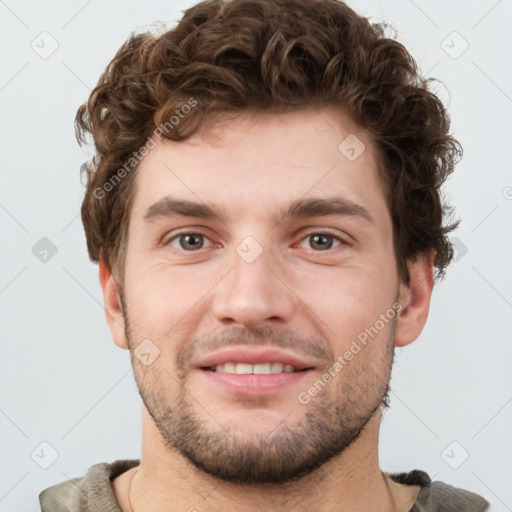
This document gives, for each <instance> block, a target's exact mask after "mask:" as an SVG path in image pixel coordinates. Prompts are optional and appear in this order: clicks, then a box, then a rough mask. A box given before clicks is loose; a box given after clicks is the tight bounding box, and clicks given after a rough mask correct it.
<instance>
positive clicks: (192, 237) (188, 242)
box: [181, 234, 202, 249]
mask: <svg viewBox="0 0 512 512" xmlns="http://www.w3.org/2000/svg"><path fill="white" fill-rule="evenodd" d="M200 236H201V235H194V234H188V235H182V237H181V241H182V242H183V241H184V243H182V244H181V245H182V247H183V248H187V245H188V247H191V248H192V249H198V248H201V245H202V244H197V243H195V244H194V240H196V241H197V240H199V237H200ZM191 242H192V243H191Z"/></svg>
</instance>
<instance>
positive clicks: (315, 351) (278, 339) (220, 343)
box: [176, 327, 334, 368]
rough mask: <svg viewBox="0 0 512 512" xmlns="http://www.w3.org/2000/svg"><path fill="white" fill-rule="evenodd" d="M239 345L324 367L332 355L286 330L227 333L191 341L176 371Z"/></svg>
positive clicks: (319, 343)
mask: <svg viewBox="0 0 512 512" xmlns="http://www.w3.org/2000/svg"><path fill="white" fill-rule="evenodd" d="M240 345H245V346H269V347H274V348H281V349H291V350H293V352H294V353H296V354H297V355H298V356H300V355H302V356H305V357H308V358H310V357H312V358H314V359H316V360H319V361H325V362H326V363H327V362H329V361H332V360H333V359H334V354H331V353H330V351H329V350H328V349H327V348H326V347H325V344H324V343H322V341H321V340H319V339H317V338H308V337H302V336H299V335H298V334H297V333H296V332H294V331H292V330H290V329H274V328H272V327H261V328H257V329H251V330H248V329H239V328H237V329H229V330H225V331H223V332H221V333H219V334H218V335H216V336H215V337H212V336H208V337H201V338H198V339H196V340H193V341H191V342H190V343H187V344H186V345H185V346H184V347H183V348H182V349H181V350H180V352H179V353H178V356H177V358H176V363H177V366H178V368H180V367H181V368H183V367H186V366H188V365H189V364H190V362H191V361H193V360H194V358H195V357H196V356H197V354H208V353H211V352H215V351H217V350H220V349H223V348H226V347H235V346H240Z"/></svg>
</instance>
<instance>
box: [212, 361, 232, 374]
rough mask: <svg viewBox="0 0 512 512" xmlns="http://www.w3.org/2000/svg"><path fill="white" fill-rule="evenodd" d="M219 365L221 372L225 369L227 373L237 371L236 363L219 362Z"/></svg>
mask: <svg viewBox="0 0 512 512" xmlns="http://www.w3.org/2000/svg"><path fill="white" fill-rule="evenodd" d="M219 366H220V367H221V369H220V371H221V372H222V371H224V372H226V373H236V371H235V370H236V364H235V363H226V364H224V365H222V364H219ZM222 367H224V368H222ZM216 369H217V368H216ZM217 371H219V370H218V369H217Z"/></svg>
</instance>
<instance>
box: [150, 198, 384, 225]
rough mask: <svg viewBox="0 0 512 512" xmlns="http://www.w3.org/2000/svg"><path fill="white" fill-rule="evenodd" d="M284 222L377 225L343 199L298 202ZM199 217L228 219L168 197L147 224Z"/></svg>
mask: <svg viewBox="0 0 512 512" xmlns="http://www.w3.org/2000/svg"><path fill="white" fill-rule="evenodd" d="M280 215H281V219H290V218H300V219H304V218H311V217H325V216H328V215H343V216H351V217H357V218H360V219H362V220H365V221H366V222H368V223H370V224H373V225H375V220H374V219H373V217H372V216H371V215H370V212H369V211H368V210H367V209H366V208H364V206H361V205H359V204H357V203H354V202H352V201H350V200H348V199H344V198H341V197H333V198H322V199H297V200H295V201H293V202H291V203H290V204H289V205H287V206H286V207H285V208H283V209H281V210H280ZM161 217H163V218H167V217H196V218H199V219H212V218H218V219H220V220H223V218H225V217H227V215H226V214H225V212H224V210H223V209H221V208H215V209H214V208H212V207H210V206H208V205H207V204H205V203H198V202H195V201H187V200H183V199H173V198H171V197H164V198H163V199H160V200H159V201H157V202H156V203H154V204H153V205H151V206H150V207H149V208H148V209H147V210H146V213H145V214H144V220H145V221H147V222H151V221H153V220H156V219H158V218H161Z"/></svg>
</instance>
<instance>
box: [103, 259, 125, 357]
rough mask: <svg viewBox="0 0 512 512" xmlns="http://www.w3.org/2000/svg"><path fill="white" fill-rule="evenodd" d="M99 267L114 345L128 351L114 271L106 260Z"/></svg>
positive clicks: (106, 313)
mask: <svg viewBox="0 0 512 512" xmlns="http://www.w3.org/2000/svg"><path fill="white" fill-rule="evenodd" d="M98 266H99V271H100V284H101V289H102V291H103V302H104V304H105V316H106V319H107V323H108V326H109V328H110V332H111V333H112V337H113V338H114V343H115V344H116V345H117V346H118V347H119V348H124V349H128V341H127V340H126V334H125V323H124V316H123V309H122V307H121V298H120V296H119V292H118V290H117V285H116V283H115V281H114V277H113V275H112V270H111V268H110V266H109V265H108V264H107V263H106V262H105V261H104V260H100V262H99V265H98Z"/></svg>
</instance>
